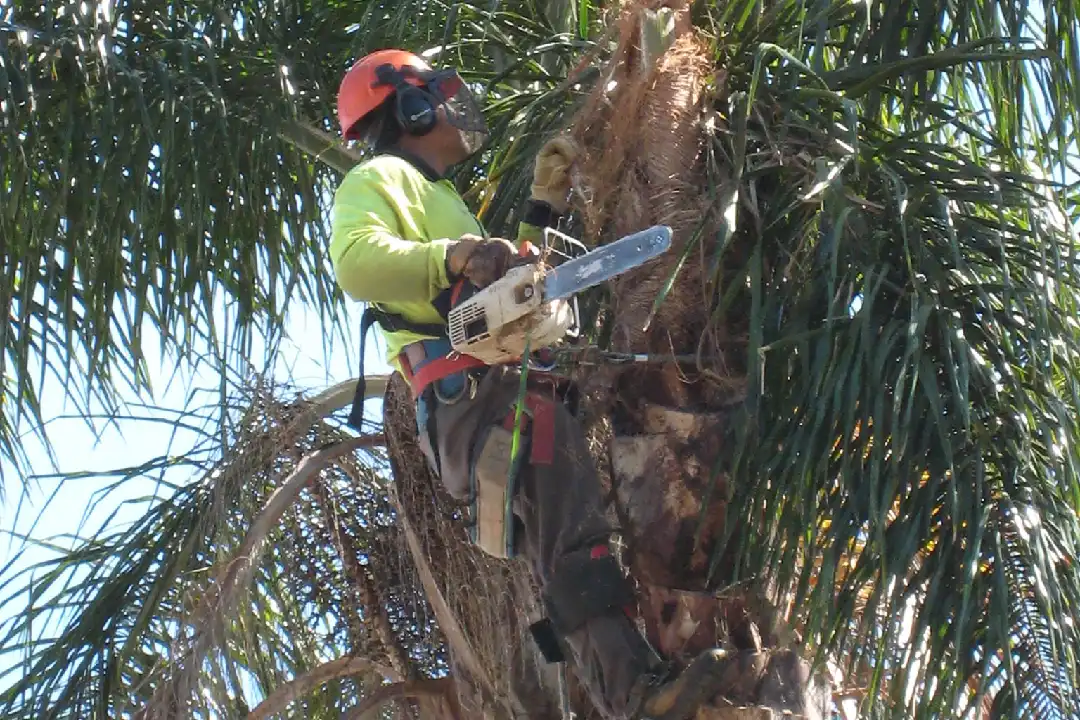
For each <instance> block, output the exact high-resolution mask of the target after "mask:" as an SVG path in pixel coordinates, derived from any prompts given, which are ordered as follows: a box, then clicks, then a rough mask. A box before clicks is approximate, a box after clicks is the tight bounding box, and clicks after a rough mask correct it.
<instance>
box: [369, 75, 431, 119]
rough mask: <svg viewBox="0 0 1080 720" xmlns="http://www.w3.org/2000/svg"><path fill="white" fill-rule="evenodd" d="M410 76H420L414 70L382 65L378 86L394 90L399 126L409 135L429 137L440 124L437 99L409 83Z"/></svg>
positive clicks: (395, 110)
mask: <svg viewBox="0 0 1080 720" xmlns="http://www.w3.org/2000/svg"><path fill="white" fill-rule="evenodd" d="M409 75H412V76H414V77H417V76H418V75H417V73H415V72H414V71H413V70H412V68H409V67H405V68H401V69H400V70H399V69H397V68H395V67H394V66H393V65H390V64H387V65H380V66H379V67H378V68H376V70H375V76H376V78H378V81H377V84H378V85H390V86H391V87H393V88H394V118H395V119H396V120H397V123H398V126H399V127H400V128H401V129H402V131H403V132H405V133H408V134H409V135H427V134H428V133H429V132H431V131H432V130H434V129H435V124H436V123H437V122H438V120H437V118H436V115H435V109H436V108H435V106H436V103H435V99H434V98H433V97H432V96H431V94H430V93H428V92H427V91H425V90H424V89H422V88H419V87H417V86H415V85H413V84H412V83H410V82H408V80H407V77H408V76H409Z"/></svg>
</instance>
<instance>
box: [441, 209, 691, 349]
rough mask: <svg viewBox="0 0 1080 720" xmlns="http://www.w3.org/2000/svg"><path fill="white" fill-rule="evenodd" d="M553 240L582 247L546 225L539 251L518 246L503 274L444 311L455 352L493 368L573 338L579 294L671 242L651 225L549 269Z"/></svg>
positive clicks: (658, 252)
mask: <svg viewBox="0 0 1080 720" xmlns="http://www.w3.org/2000/svg"><path fill="white" fill-rule="evenodd" d="M551 237H557V238H562V239H563V240H564V241H567V242H569V243H571V244H573V245H577V246H581V243H579V242H578V241H576V240H573V238H569V237H567V236H565V235H563V234H562V233H559V232H558V231H555V230H552V229H550V228H547V229H545V231H544V246H545V247H544V250H543V251H539V250H537V249H536V248H535V247H533V246H532V245H531V244H529V243H526V244H524V245H523V246H522V248H521V251H520V252H519V261H518V262H517V263H515V264H514V265H513V266H512V267H511V268H510V269H509V270H507V272H506V274H505V275H503V276H502V277H501V278H499V279H498V280H496V281H495V282H493V283H492V284H490V285H488V286H487V287H485V288H483V289H481V290H476V291H475V292H474V293H473V294H471V295H467V296H464V295H463V296H461V297H459V298H458V300H457V302H456V304H455V305H454V306H453V307H452V308H451V309H450V312H449V314H448V315H447V326H448V331H449V335H450V345H451V347H453V349H454V350H455V351H457V352H459V353H461V354H463V355H471V356H472V357H475V358H477V359H478V360H482V361H483V362H485V363H487V364H489V365H497V364H500V363H507V362H515V361H518V360H520V359H521V357H522V356H523V355H524V354H525V350H526V347H528V348H529V351H530V352H533V351H536V350H542V349H544V348H547V347H550V346H552V345H554V344H556V343H558V342H560V341H561V340H563V339H564V338H566V337H576V336H577V335H579V334H580V317H579V314H578V307H577V299H576V297H575V295H576V294H577V293H579V292H581V291H582V290H585V289H587V288H590V287H593V286H595V285H599V284H600V283H602V282H604V281H605V280H610V279H611V278H613V277H615V276H617V275H620V274H622V273H624V272H626V271H628V270H632V269H633V268H636V267H638V266H640V265H642V264H644V263H645V262H647V261H649V260H652V259H653V258H655V257H657V256H659V255H661V254H662V253H664V252H666V251H667V250H668V249H669V248H670V247H671V228H670V227H668V226H666V225H654V226H653V227H650V228H648V229H646V230H642V231H640V232H636V233H633V234H631V235H627V236H625V237H622V238H619V239H618V240H615V241H614V242H611V243H608V244H607V245H603V246H601V247H599V248H597V249H595V250H592V251H588V252H585V253H584V254H583V255H579V256H577V257H574V258H573V259H570V260H567V261H566V262H563V263H561V264H560V265H558V266H555V267H551V266H549V265H548V264H547V263H546V262H545V258H547V257H549V255H550V251H551V248H550V244H549V243H550V238H551ZM581 247H584V246H581Z"/></svg>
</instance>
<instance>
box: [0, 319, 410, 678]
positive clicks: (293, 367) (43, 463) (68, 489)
mask: <svg viewBox="0 0 1080 720" xmlns="http://www.w3.org/2000/svg"><path fill="white" fill-rule="evenodd" d="M359 317H360V307H359V306H356V305H354V306H352V307H350V309H349V319H348V323H349V327H352V328H357V327H358V325H359ZM286 333H287V339H286V340H285V341H284V342H283V343H282V346H281V351H280V353H279V355H278V358H277V361H276V363H275V364H274V366H273V368H272V379H273V380H275V381H277V382H286V381H287V382H289V383H290V384H291V385H293V386H295V387H298V388H304V389H310V390H312V391H317V390H319V389H321V388H323V387H325V386H327V385H332V384H335V383H339V382H341V381H342V380H347V379H349V378H353V377H355V376H356V374H357V371H358V363H357V347H356V343H355V334H356V333H355V331H354V332H353V336H354V337H353V338H350V342H349V343H348V345H347V346H345V345H343V343H342V342H341V341H340V339H339V340H337V342H336V343H335V344H334V345H333V346H332V349H331V351H330V352H328V353H324V341H323V333H322V328H321V326H320V322H319V318H318V315H317V313H315V312H314V311H311V310H308V309H307V308H303V307H302V306H301V305H300V304H299V303H295V304H294V305H293V312H292V313H291V317H290V318H289V321H288V323H287V325H286ZM156 345H157V344H156V343H155V342H153V341H151V340H150V338H149V337H148V338H147V342H146V343H145V345H144V347H145V348H146V352H147V355H148V357H147V362H148V365H149V366H150V367H151V368H156V369H157V370H156V372H152V373H151V381H152V383H153V386H154V388H155V396H154V398H153V399H152V400H149V399H147V398H142V399H138V398H135V397H134V396H133V394H131V393H127V394H126V395H125V396H124V397H125V399H126V400H128V401H130V402H132V403H134V404H133V405H132V406H131V407H130V408H128V410H129V412H130V414H131V415H135V416H140V417H144V418H145V419H132V420H120V421H118V422H117V423H116V425H115V426H109V427H101V428H99V432H100V434H99V435H97V436H95V431H94V430H93V429H91V428H90V427H89V426H88V425H87V423H86V422H85V421H84V420H82V419H79V418H74V417H70V416H72V415H76V414H77V412H76V409H75V408H74V407H73V405H72V404H71V403H70V402H69V401H67V400H66V398H65V397H64V390H65V388H63V387H62V386H61V385H60V384H59V382H58V381H57V380H55V379H52V380H51V381H47V382H46V385H45V387H44V388H42V393H41V401H42V414H43V416H44V417H45V418H46V421H47V428H48V434H49V437H50V439H51V440H52V443H53V450H54V454H55V456H56V462H57V465H56V466H55V467H54V466H53V465H52V461H51V460H50V458H49V456H48V454H47V453H46V451H45V448H44V446H43V444H42V443H41V442H40V441H39V440H38V439H37V438H36V437H34V436H33V435H31V434H30V433H29V431H28V428H26V427H24V428H23V429H24V431H26V436H25V437H26V442H25V449H26V451H27V454H28V455H29V458H30V463H31V466H32V471H33V472H34V473H35V474H36V475H38V476H42V477H38V478H36V479H34V480H33V481H32V483H31V485H30V491H29V493H28V494H27V495H23V494H22V486H21V484H20V483H19V479H18V477H17V475H16V473H15V472H14V469H13V468H10V467H5V468H4V470H5V472H4V475H3V476H4V478H6V479H5V483H6V484H7V487H6V488H5V491H6V499H5V501H4V503H3V505H2V506H0V536H2V537H0V563H2V565H0V567H4V566H6V565H7V563H9V562H11V561H12V560H13V558H15V556H16V554H17V553H18V552H19V551H20V550H21V549H22V548H23V541H22V537H23V536H24V535H25V534H27V533H29V534H30V536H31V537H33V538H36V539H39V540H45V539H49V538H55V537H56V536H59V535H63V534H68V533H70V534H79V533H81V534H84V535H85V534H88V533H91V532H95V531H97V530H98V529H99V528H100V526H101V525H102V523H103V522H105V521H106V520H108V522H109V526H110V527H113V528H115V527H118V526H121V525H123V524H128V523H131V522H132V521H134V520H136V519H137V518H138V517H139V516H140V515H141V514H142V513H143V512H145V510H146V508H147V507H148V505H147V503H145V502H143V503H133V504H127V505H124V501H130V500H133V499H137V498H140V497H148V496H150V495H151V494H152V493H154V492H155V491H157V492H159V493H160V494H162V495H168V494H170V492H171V491H170V490H169V489H168V488H167V487H165V488H158V481H159V476H158V475H156V474H155V475H151V476H143V477H138V478H134V479H131V480H126V481H124V483H123V484H122V486H121V487H120V489H118V490H116V491H114V492H112V493H110V494H109V495H108V496H107V497H106V498H105V499H104V500H103V501H101V502H100V503H99V504H98V505H97V506H96V507H93V508H91V504H92V503H93V501H94V499H95V497H96V495H95V493H100V491H102V490H103V489H104V488H105V487H106V486H108V485H110V484H112V483H113V482H115V479H114V478H96V477H87V478H79V479H69V480H66V481H61V480H58V479H56V478H55V477H50V476H52V475H54V474H56V473H67V472H79V471H89V472H91V474H92V473H95V472H108V471H110V470H115V469H118V468H124V467H132V466H136V465H139V464H141V463H144V462H147V461H149V460H152V459H154V458H157V457H160V456H163V455H166V454H169V455H178V454H183V453H184V452H185V451H187V450H189V449H190V448H191V447H192V446H193V445H194V444H195V443H196V442H198V441H199V440H200V437H199V435H198V433H196V432H194V431H185V430H179V431H177V430H176V429H175V428H174V427H173V426H172V424H171V423H163V422H158V421H155V420H154V419H153V418H154V417H155V413H154V412H153V411H150V410H146V409H142V408H140V407H138V403H140V402H142V403H151V402H152V404H154V405H157V406H160V407H163V408H169V409H177V410H182V409H185V407H188V406H202V405H206V404H207V403H208V402H209V401H211V400H212V399H213V395H211V394H210V393H211V392H213V391H214V390H215V389H216V387H217V386H218V383H219V376H218V374H217V373H215V372H214V371H213V370H212V369H211V368H208V367H201V368H195V369H194V371H190V370H189V371H186V372H185V371H184V370H183V369H182V370H181V371H180V372H178V373H176V377H175V378H173V373H174V371H175V369H176V366H177V363H176V362H175V360H169V361H163V360H162V359H161V357H160V355H159V354H158V351H157V347H156ZM258 350H261V349H258ZM366 350H367V352H366V355H367V357H366V359H365V370H366V372H367V373H368V374H377V373H388V372H390V367H389V366H388V365H387V364H386V363H385V362H384V361H383V359H382V357H383V351H384V345H383V343H382V342H381V340H380V339H379V338H378V334H377V331H376V330H374V329H373V330H372V331H371V334H370V336H369V337H368V343H367V348H366ZM260 355H261V352H256V353H255V357H258V356H260ZM170 378H173V381H172V383H171V385H170V384H169V381H170ZM199 388H202V389H206V390H207V391H209V392H206V393H202V394H201V395H200V396H198V397H196V398H195V399H194V400H190V393H191V391H192V390H193V389H199ZM366 410H367V414H368V415H369V416H377V415H378V414H379V413H380V411H381V404H380V403H379V402H378V401H376V400H370V401H368V403H367V404H366ZM157 417H159V418H160V417H163V415H161V414H157ZM169 473H170V474H168V475H167V476H166V478H167V479H168V480H169V481H170V482H173V483H183V482H186V481H190V480H191V479H193V477H194V476H193V475H192V471H191V470H190V469H184V468H181V469H178V470H170V471H169ZM111 513H117V514H116V515H115V517H112V518H111V519H110V517H109V516H110V514H111ZM35 522H36V526H35ZM72 543H73V541H72V540H64V541H63V542H62V543H61V544H62V545H63V546H66V547H70V546H71V545H72ZM49 554H50V553H49V551H48V550H45V549H43V548H38V547H30V548H27V549H26V550H25V551H24V552H23V553H22V555H21V556H20V557H18V558H17V559H15V560H14V565H13V567H11V568H8V572H13V571H15V570H16V569H17V568H24V567H28V566H30V565H31V564H33V563H36V562H40V561H42V560H44V559H46V558H48V557H49ZM20 584H21V583H20ZM20 609H23V608H20V607H19V604H17V603H13V604H11V605H9V606H7V607H0V623H2V622H3V621H4V620H6V619H8V618H10V617H11V614H12V613H14V612H18V611H19V610H20ZM12 661H14V658H8V659H4V658H0V670H3V669H4V668H5V667H6V666H8V664H9V663H11V662H12Z"/></svg>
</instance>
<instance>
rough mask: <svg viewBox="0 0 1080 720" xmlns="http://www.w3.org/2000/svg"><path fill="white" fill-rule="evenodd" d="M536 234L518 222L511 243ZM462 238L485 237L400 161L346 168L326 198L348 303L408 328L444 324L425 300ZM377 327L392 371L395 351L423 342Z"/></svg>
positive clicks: (442, 285) (429, 181) (438, 286)
mask: <svg viewBox="0 0 1080 720" xmlns="http://www.w3.org/2000/svg"><path fill="white" fill-rule="evenodd" d="M540 232H541V230H540V229H539V228H536V227H534V226H532V225H527V224H525V223H520V224H519V232H518V241H519V242H520V241H521V240H523V239H526V238H529V239H532V238H535V237H538V236H539V234H540ZM466 234H472V235H481V236H484V237H487V232H486V231H485V230H484V227H483V225H482V224H481V223H480V221H479V220H478V219H477V218H476V216H475V215H473V214H472V211H471V210H469V207H468V205H466V204H465V201H464V200H463V199H462V198H461V196H460V195H459V194H458V192H457V189H456V188H455V187H454V185H453V183H451V182H450V181H449V180H447V179H443V178H439V177H437V176H435V174H434V173H433V172H432V171H431V170H430V169H428V168H426V167H424V166H423V164H422V163H420V162H415V161H410V160H408V159H405V157H404V156H399V155H395V154H384V155H377V156H376V157H374V158H371V159H369V160H366V161H365V162H363V163H360V164H359V165H357V166H356V167H354V168H353V169H352V170H350V171H349V173H348V174H347V175H346V176H345V179H344V180H343V181H342V183H341V185H340V186H339V187H338V189H337V192H336V193H335V195H334V206H333V226H332V237H331V241H330V259H331V263H332V265H333V268H334V274H335V276H336V278H337V282H338V285H340V286H341V289H342V291H344V292H345V294H346V295H348V296H349V297H350V298H352V299H353V300H357V301H360V302H367V303H371V304H374V305H376V306H377V307H378V308H379V309H381V310H384V311H386V312H389V313H396V314H398V315H401V316H402V317H404V318H405V319H406V320H408V321H410V322H413V323H419V324H442V325H444V326H445V320H444V319H443V318H442V317H441V316H440V315H439V313H438V311H436V309H435V308H434V306H432V304H431V301H432V300H433V299H434V298H435V296H436V295H438V294H439V293H440V292H441V291H443V290H444V289H446V288H447V287H449V285H450V282H449V280H448V279H447V277H446V253H447V250H448V248H449V247H450V245H451V243H453V242H454V241H456V240H457V239H458V238H459V237H461V236H462V235H466ZM379 330H380V332H381V333H382V335H383V337H384V338H385V340H386V353H387V357H386V360H387V362H389V363H390V364H391V365H393V366H394V367H395V368H398V369H399V370H400V367H399V365H398V362H397V356H398V354H399V353H400V352H401V349H402V348H403V347H405V346H406V345H408V344H409V343H412V342H415V341H417V340H420V339H423V338H425V337H431V336H430V335H420V334H417V333H415V332H411V331H409V330H399V331H395V332H387V331H386V330H385V329H384V328H382V327H381V326H380V328H379Z"/></svg>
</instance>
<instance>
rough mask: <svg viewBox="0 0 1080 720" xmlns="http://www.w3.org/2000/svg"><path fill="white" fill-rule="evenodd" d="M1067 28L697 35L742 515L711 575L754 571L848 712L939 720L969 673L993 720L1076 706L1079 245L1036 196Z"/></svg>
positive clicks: (875, 20) (740, 6)
mask: <svg viewBox="0 0 1080 720" xmlns="http://www.w3.org/2000/svg"><path fill="white" fill-rule="evenodd" d="M926 10H931V12H930V13H929V15H927V14H925V13H926ZM999 10H1000V11H1001V12H1002V15H998V14H997V13H998V11H999ZM1077 10H1078V8H1076V7H1073V5H1072V4H1068V5H1067V6H1066V7H1062V4H1056V5H1054V6H1050V5H1049V4H1047V7H1046V11H1047V12H1049V13H1051V14H1054V13H1056V18H1057V19H1056V20H1055V23H1057V25H1055V27H1057V28H1058V29H1059V32H1058V34H1057V35H1055V36H1050V37H1047V38H1045V39H1043V38H1042V37H1041V36H1040V34H1039V27H1040V23H1039V22H1037V21H1036V17H1035V15H1034V14H1033V13H1032V12H1030V11H1028V10H1025V9H1023V8H1021V7H1018V6H1017V5H1015V4H1012V3H985V2H968V3H960V4H956V3H953V4H950V5H949V6H948V7H946V6H945V5H944V4H942V5H941V6H937V5H934V6H933V7H929V6H926V5H925V4H922V5H918V4H914V3H905V2H896V3H885V4H870V5H861V4H860V5H848V4H839V3H816V4H809V5H804V4H802V3H775V4H773V5H771V6H770V8H769V9H768V11H761V12H759V9H758V8H757V6H756V5H755V4H752V3H730V4H728V5H727V6H725V8H724V9H723V11H722V13H719V11H718V14H722V16H718V17H715V18H714V21H715V22H716V23H717V25H716V35H717V41H716V47H717V53H718V63H717V64H718V66H719V67H722V68H724V70H725V73H726V77H725V79H724V81H725V86H724V87H722V88H721V89H720V92H721V97H720V99H719V102H718V111H719V120H720V122H721V128H722V130H721V132H719V133H718V134H717V136H716V138H715V142H714V144H713V148H712V152H713V153H714V154H715V156H716V158H717V163H716V164H717V167H719V168H721V170H720V171H719V173H718V175H717V176H716V177H715V178H714V182H715V183H716V184H717V185H718V186H719V185H722V184H723V183H725V182H731V181H732V180H734V181H735V182H737V183H739V186H740V190H741V194H742V202H741V203H740V206H739V221H738V226H737V228H736V231H735V235H734V237H733V238H732V240H731V242H730V243H729V244H727V245H725V246H720V245H717V246H716V247H717V248H719V249H718V250H717V251H716V254H715V256H714V257H713V258H712V260H711V267H712V268H716V269H717V271H718V273H719V274H718V275H717V276H716V278H715V281H716V283H717V285H716V287H717V300H716V305H715V306H714V311H713V312H714V316H713V317H714V321H715V322H717V323H721V324H722V326H723V327H724V328H725V330H726V332H727V334H728V336H736V337H739V336H742V337H746V338H748V347H747V350H746V356H745V365H744V366H741V367H743V368H744V371H745V372H746V373H747V375H748V383H747V387H748V400H747V406H746V422H745V424H742V425H740V432H739V434H738V435H739V436H738V440H737V447H736V448H735V451H734V454H733V457H732V461H731V469H732V472H733V478H734V482H733V486H734V490H733V492H734V497H732V498H731V504H730V505H729V509H728V513H729V517H730V518H750V519H751V523H750V526H749V527H748V528H747V531H745V532H742V533H741V534H740V535H739V536H738V537H733V538H731V541H730V542H731V543H733V544H734V545H736V546H737V548H738V557H739V564H738V568H737V570H736V572H735V574H734V575H733V576H730V577H720V576H718V577H717V578H716V580H717V582H719V583H721V584H725V583H730V582H735V581H738V580H741V579H746V578H748V577H759V576H760V575H761V573H762V572H763V569H764V568H776V569H777V574H776V576H775V578H774V579H775V580H776V581H778V582H779V584H780V586H781V587H788V586H790V587H793V588H795V592H794V596H793V598H792V603H793V607H795V608H798V609H799V612H798V617H799V620H800V622H802V623H803V625H802V627H803V630H804V633H805V636H806V637H807V640H808V641H809V642H810V643H811V644H813V645H816V646H819V647H821V648H822V649H826V648H827V649H828V650H831V651H833V652H836V653H839V656H840V657H843V658H845V659H846V661H847V669H848V671H849V672H850V676H851V677H852V678H864V679H865V683H864V688H863V689H864V691H865V696H866V697H867V699H868V700H867V703H866V704H865V705H864V707H863V711H864V712H865V713H867V716H868V717H878V716H886V715H888V716H890V717H891V716H896V717H901V716H904V717H908V716H911V715H914V716H915V717H940V716H952V715H953V713H954V712H956V708H957V707H958V705H957V703H958V702H960V699H961V698H966V697H967V695H968V693H969V692H970V690H972V689H973V687H972V685H973V684H974V685H980V684H982V683H984V682H985V683H987V685H988V686H989V685H993V686H994V687H993V689H994V691H995V692H997V699H998V703H999V705H1000V706H1001V707H1006V706H1007V707H1009V708H1010V712H1011V713H1015V715H1014V716H1016V717H1068V716H1071V715H1072V714H1074V713H1076V712H1078V710H1080V709H1078V707H1077V702H1078V700H1077V698H1078V697H1080V682H1078V674H1077V667H1078V665H1077V663H1078V659H1080V658H1078V657H1077V648H1080V632H1078V629H1077V625H1076V622H1075V621H1076V619H1078V618H1080V572H1078V570H1077V566H1076V560H1075V559H1076V557H1077V556H1078V553H1080V519H1078V509H1080V502H1078V499H1080V482H1078V479H1077V473H1076V471H1077V455H1076V450H1075V448H1076V445H1077V440H1078V439H1080V438H1078V434H1077V433H1078V431H1080V426H1078V425H1077V415H1076V400H1077V397H1078V395H1077V390H1078V389H1080V383H1078V381H1080V374H1078V372H1077V369H1076V368H1077V367H1078V362H1080V333H1078V326H1077V324H1076V321H1075V319H1074V318H1075V317H1076V314H1077V312H1078V310H1080V307H1078V302H1080V276H1078V275H1077V270H1078V266H1077V250H1078V247H1080V246H1078V245H1077V241H1076V236H1075V233H1074V232H1073V230H1072V228H1071V227H1070V222H1069V221H1068V220H1067V219H1066V215H1065V214H1064V212H1063V206H1062V204H1061V203H1062V200H1063V199H1064V196H1063V195H1062V194H1061V193H1062V191H1063V190H1064V189H1063V188H1061V187H1060V186H1055V185H1053V184H1052V183H1050V182H1049V181H1047V180H1046V179H1045V177H1046V175H1047V174H1050V175H1052V174H1055V173H1057V174H1059V175H1060V174H1061V173H1064V172H1066V169H1067V166H1068V164H1069V163H1070V162H1071V160H1070V156H1069V155H1068V154H1067V150H1068V149H1069V148H1071V147H1074V143H1075V132H1076V127H1077V125H1076V120H1077V114H1078V112H1080V108H1078V106H1077V105H1076V104H1075V103H1074V102H1073V97H1074V95H1075V93H1076V91H1077V89H1078V88H1080V73H1078V72H1076V70H1077V68H1076V67H1075V66H1074V65H1073V64H1072V63H1071V62H1069V61H1068V60H1062V59H1061V58H1062V57H1066V58H1067V57H1069V54H1068V53H1065V54H1064V55H1058V54H1057V53H1058V51H1059V50H1067V49H1068V48H1069V47H1070V43H1071V42H1072V40H1071V39H1070V37H1075V30H1076V29H1077V28H1078V27H1080V25H1078V24H1077V18H1078V15H1077ZM1062 26H1065V27H1067V28H1069V29H1070V30H1069V31H1065V30H1061V27H1062ZM1036 94H1037V95H1038V97H1040V98H1042V99H1043V101H1044V102H1045V106H1044V107H1043V108H1041V109H1040V108H1037V107H1034V106H1033V103H1032V101H1031V98H1033V97H1034V96H1035V95H1036ZM1017 99H1019V102H1017ZM1051 119H1052V120H1051ZM1040 165H1041V166H1042V168H1045V170H1044V171H1043V172H1040V167H1039V166H1040ZM1074 219H1075V217H1074ZM736 367H740V365H739V364H738V363H736ZM1018 523H1019V524H1018ZM1023 523H1031V524H1030V526H1029V525H1024V524H1023ZM718 559H719V556H718ZM720 569H721V568H720V567H719V566H717V571H718V572H719V571H720ZM789 583H790V585H789ZM995 679H996V684H995V683H993V682H991V681H993V680H995ZM1051 707H1052V708H1054V712H1056V713H1057V714H1056V715H1055V714H1053V713H1050V711H1049V709H1048V708H1051ZM888 708H891V711H888V712H887V709H888ZM889 712H892V713H894V715H889Z"/></svg>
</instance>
